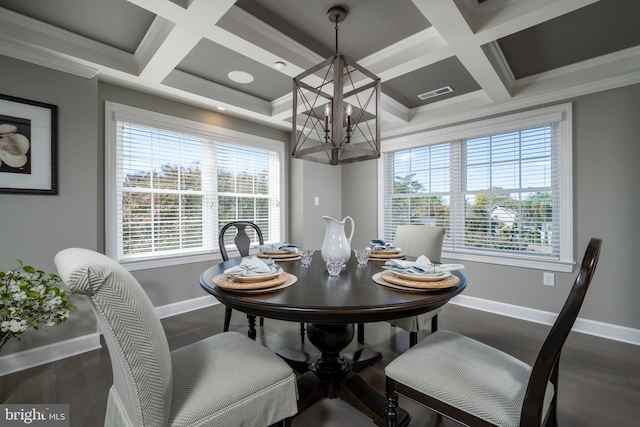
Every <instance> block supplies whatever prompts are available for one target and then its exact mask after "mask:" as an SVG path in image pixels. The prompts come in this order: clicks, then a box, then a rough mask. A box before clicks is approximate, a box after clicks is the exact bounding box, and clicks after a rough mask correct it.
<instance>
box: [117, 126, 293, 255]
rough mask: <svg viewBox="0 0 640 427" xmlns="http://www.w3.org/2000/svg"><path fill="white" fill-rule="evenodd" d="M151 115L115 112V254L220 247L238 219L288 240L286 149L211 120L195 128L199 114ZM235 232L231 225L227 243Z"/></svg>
mask: <svg viewBox="0 0 640 427" xmlns="http://www.w3.org/2000/svg"><path fill="white" fill-rule="evenodd" d="M149 115H150V116H152V119H149V118H145V119H141V120H135V119H136V117H135V116H133V117H131V118H133V119H134V120H131V118H130V117H127V115H126V114H118V115H117V117H114V119H113V126H114V129H115V132H113V137H112V138H110V139H112V140H113V141H112V142H113V143H112V144H111V145H112V147H111V148H112V149H111V150H110V151H111V154H110V155H108V157H111V158H112V160H113V162H112V163H113V164H112V165H109V164H108V165H107V169H108V174H107V175H108V176H107V180H108V181H109V182H108V183H107V188H108V189H107V197H108V199H110V200H108V203H107V217H108V219H107V222H111V223H112V226H111V227H108V231H107V248H108V251H107V252H108V253H109V255H110V256H113V257H114V258H116V259H117V260H118V261H121V262H125V263H126V262H135V261H145V260H153V259H163V260H166V259H168V258H171V257H184V256H185V255H196V254H213V253H216V252H218V251H219V248H218V231H219V230H220V228H221V227H222V226H223V225H224V224H226V223H228V222H231V221H236V220H243V221H252V222H255V223H256V224H257V225H258V226H259V227H260V229H261V230H262V233H263V236H264V238H265V241H267V242H268V241H281V240H282V239H281V206H280V193H281V184H282V183H281V176H282V165H281V161H280V159H281V157H282V153H281V152H280V151H277V150H270V149H264V148H258V147H255V146H248V145H242V144H239V143H235V142H227V141H224V140H223V138H221V137H220V136H216V135H214V134H207V132H206V128H205V131H203V129H202V128H199V127H194V128H193V129H191V132H189V130H190V129H189V128H188V125H189V124H190V123H191V122H187V123H186V124H187V126H186V127H185V123H182V122H180V123H181V126H176V125H175V124H174V125H172V124H171V123H169V124H165V125H163V121H164V122H165V123H166V119H164V118H157V119H155V120H157V123H155V124H154V123H152V122H153V120H154V118H153V113H149ZM125 118H126V120H125ZM176 120H178V119H176ZM228 139H233V138H228ZM109 202H111V203H109ZM247 232H248V234H249V236H250V237H251V238H252V241H253V242H254V243H257V242H258V238H257V236H256V235H255V233H254V232H253V230H247ZM234 237H235V236H234V233H227V236H226V238H227V239H226V244H227V245H234V244H233V238H234Z"/></svg>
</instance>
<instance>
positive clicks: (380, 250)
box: [371, 248, 401, 254]
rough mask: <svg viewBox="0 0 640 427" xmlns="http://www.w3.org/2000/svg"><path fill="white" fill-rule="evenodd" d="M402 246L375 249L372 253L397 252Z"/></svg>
mask: <svg viewBox="0 0 640 427" xmlns="http://www.w3.org/2000/svg"><path fill="white" fill-rule="evenodd" d="M400 250H401V249H400V248H385V249H373V250H372V251H371V253H376V254H397V253H398V252H400Z"/></svg>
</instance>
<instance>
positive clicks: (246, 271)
mask: <svg viewBox="0 0 640 427" xmlns="http://www.w3.org/2000/svg"><path fill="white" fill-rule="evenodd" d="M275 268H276V264H275V263H274V262H273V261H272V260H270V259H265V260H262V259H260V258H258V257H256V256H253V257H251V258H242V261H240V264H238V265H236V266H235V267H231V268H227V269H226V270H225V271H224V274H230V275H233V276H250V275H252V274H265V273H271V272H272V271H273V269H275Z"/></svg>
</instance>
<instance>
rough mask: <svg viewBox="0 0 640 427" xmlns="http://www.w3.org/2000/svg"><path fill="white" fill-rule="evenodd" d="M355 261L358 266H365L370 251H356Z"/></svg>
mask: <svg viewBox="0 0 640 427" xmlns="http://www.w3.org/2000/svg"><path fill="white" fill-rule="evenodd" d="M354 252H355V253H356V259H357V260H358V264H359V265H365V264H366V263H367V262H368V261H369V255H371V249H369V248H366V249H356V250H355V251H354Z"/></svg>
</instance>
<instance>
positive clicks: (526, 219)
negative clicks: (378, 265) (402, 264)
mask: <svg viewBox="0 0 640 427" xmlns="http://www.w3.org/2000/svg"><path fill="white" fill-rule="evenodd" d="M570 112H571V109H570V106H566V105H565V106H559V107H550V108H549V109H545V110H538V111H535V112H529V113H521V114H519V115H514V116H509V117H505V118H500V119H492V120H487V121H483V122H478V123H475V124H473V125H464V126H459V127H454V128H450V129H449V130H448V131H447V130H441V131H439V132H437V133H435V134H434V135H431V134H427V133H424V134H418V135H413V136H411V137H408V138H399V139H398V140H395V141H394V140H392V141H390V142H388V143H387V144H385V146H383V151H384V152H385V153H384V156H383V171H384V172H383V178H382V182H383V184H382V185H383V191H382V194H383V197H384V200H383V206H384V211H383V225H382V232H383V234H384V237H385V239H388V240H392V239H393V235H394V233H395V229H396V227H397V226H398V225H401V224H425V225H438V226H442V227H445V229H446V236H445V240H444V244H443V252H444V253H443V256H448V257H451V258H457V259H469V260H478V261H484V262H492V263H502V264H507V265H518V266H530V267H536V268H555V269H556V270H558V271H566V270H567V269H569V268H570V266H571V264H572V259H571V257H572V247H573V242H572V238H571V228H572V218H571V217H572V208H571V203H572V196H571V143H572V142H571V132H570ZM474 125H475V126H474ZM514 126H517V127H514ZM478 129H483V130H485V131H486V133H484V134H480V135H478V134H477V133H476V132H479V131H478ZM474 133H475V134H474ZM448 135H451V136H453V138H451V139H448V140H447V139H445V138H447V136H448ZM422 141H428V143H427V144H425V143H424V142H422ZM569 271H570V270H569Z"/></svg>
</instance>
